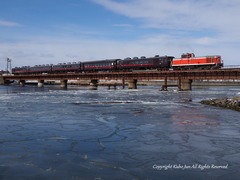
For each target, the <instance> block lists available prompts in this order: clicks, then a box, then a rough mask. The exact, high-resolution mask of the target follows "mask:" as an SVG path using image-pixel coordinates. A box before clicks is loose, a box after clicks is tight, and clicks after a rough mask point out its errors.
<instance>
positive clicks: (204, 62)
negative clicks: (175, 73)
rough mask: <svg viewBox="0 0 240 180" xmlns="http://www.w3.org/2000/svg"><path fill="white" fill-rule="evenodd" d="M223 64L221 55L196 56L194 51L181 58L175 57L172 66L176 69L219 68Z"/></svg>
mask: <svg viewBox="0 0 240 180" xmlns="http://www.w3.org/2000/svg"><path fill="white" fill-rule="evenodd" d="M222 66H223V61H222V60H221V56H219V55H215V56H201V57H195V54H194V53H186V54H182V56H181V58H173V61H172V68H173V69H174V70H184V69H219V68H221V67H222Z"/></svg>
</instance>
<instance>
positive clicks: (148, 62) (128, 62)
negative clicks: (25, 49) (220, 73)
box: [12, 53, 223, 75]
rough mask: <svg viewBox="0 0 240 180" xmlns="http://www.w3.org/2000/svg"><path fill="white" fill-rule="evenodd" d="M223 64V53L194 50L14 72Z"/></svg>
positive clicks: (161, 68)
mask: <svg viewBox="0 0 240 180" xmlns="http://www.w3.org/2000/svg"><path fill="white" fill-rule="evenodd" d="M221 67H223V61H222V59H221V56H219V55H214V56H202V57H196V56H195V54H194V53H185V54H182V55H181V57H180V58H175V57H174V56H167V55H165V56H159V55H155V56H154V57H145V56H141V57H133V58H130V57H127V58H125V59H106V60H97V61H87V62H73V63H59V64H57V65H53V64H46V65H35V66H22V67H15V68H12V74H15V75H20V74H39V73H41V74H43V73H47V74H50V73H93V72H121V71H126V72H131V71H137V70H158V71H168V70H194V69H220V68H221Z"/></svg>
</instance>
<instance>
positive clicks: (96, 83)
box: [90, 79, 98, 90]
mask: <svg viewBox="0 0 240 180" xmlns="http://www.w3.org/2000/svg"><path fill="white" fill-rule="evenodd" d="M90 86H92V87H91V90H97V88H98V80H97V79H92V80H91V82H90Z"/></svg>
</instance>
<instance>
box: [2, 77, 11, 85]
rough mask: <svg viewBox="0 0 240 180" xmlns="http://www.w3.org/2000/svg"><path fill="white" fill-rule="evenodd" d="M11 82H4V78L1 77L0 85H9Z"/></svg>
mask: <svg viewBox="0 0 240 180" xmlns="http://www.w3.org/2000/svg"><path fill="white" fill-rule="evenodd" d="M9 84H10V81H9V80H4V78H3V77H0V85H9Z"/></svg>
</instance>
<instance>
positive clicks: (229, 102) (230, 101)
mask: <svg viewBox="0 0 240 180" xmlns="http://www.w3.org/2000/svg"><path fill="white" fill-rule="evenodd" d="M200 103H202V104H207V105H212V106H217V107H222V108H226V109H232V110H236V111H240V97H232V98H220V99H209V100H202V101H201V102H200Z"/></svg>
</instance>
